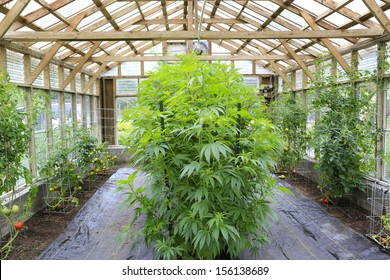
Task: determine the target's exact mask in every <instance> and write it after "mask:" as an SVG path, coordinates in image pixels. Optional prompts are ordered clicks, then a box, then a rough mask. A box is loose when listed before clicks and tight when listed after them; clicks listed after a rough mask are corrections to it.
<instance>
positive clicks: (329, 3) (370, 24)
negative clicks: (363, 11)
mask: <svg viewBox="0 0 390 280" xmlns="http://www.w3.org/2000/svg"><path fill="white" fill-rule="evenodd" d="M315 1H316V2H318V3H320V4H322V5H324V6H326V7H328V8H330V9H333V10H335V9H338V7H339V6H340V5H341V4H342V3H337V2H335V1H333V0H315ZM338 11H340V13H341V14H342V15H343V16H346V17H347V18H349V19H351V20H352V21H353V22H354V23H355V24H354V25H356V24H361V25H363V26H365V27H367V28H380V25H379V24H377V23H376V22H374V21H372V20H361V15H360V14H359V13H357V12H356V11H352V10H351V9H349V8H347V7H340V8H339V9H338Z"/></svg>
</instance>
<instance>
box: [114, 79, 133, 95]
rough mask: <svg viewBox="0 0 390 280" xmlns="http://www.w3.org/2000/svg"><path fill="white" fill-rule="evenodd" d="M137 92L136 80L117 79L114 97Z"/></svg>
mask: <svg viewBox="0 0 390 280" xmlns="http://www.w3.org/2000/svg"><path fill="white" fill-rule="evenodd" d="M137 92H138V79H117V80H116V95H128V94H136V93H137Z"/></svg>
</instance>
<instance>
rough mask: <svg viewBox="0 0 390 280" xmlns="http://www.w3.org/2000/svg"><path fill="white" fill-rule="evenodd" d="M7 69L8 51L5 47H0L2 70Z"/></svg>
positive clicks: (0, 65) (0, 66)
mask: <svg viewBox="0 0 390 280" xmlns="http://www.w3.org/2000/svg"><path fill="white" fill-rule="evenodd" d="M1 68H5V69H7V51H6V49H5V47H4V46H2V45H0V69H1Z"/></svg>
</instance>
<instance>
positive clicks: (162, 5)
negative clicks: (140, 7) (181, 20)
mask: <svg viewBox="0 0 390 280" xmlns="http://www.w3.org/2000/svg"><path fill="white" fill-rule="evenodd" d="M161 7H162V13H163V16H164V21H165V29H166V30H167V31H169V24H168V13H167V2H166V1H165V0H161Z"/></svg>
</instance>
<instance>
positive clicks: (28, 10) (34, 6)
mask: <svg viewBox="0 0 390 280" xmlns="http://www.w3.org/2000/svg"><path fill="white" fill-rule="evenodd" d="M13 2H15V3H16V2H17V1H13ZM40 8H42V6H41V5H39V4H38V3H37V2H35V1H30V3H28V5H27V7H26V8H24V10H23V12H22V13H21V14H20V15H21V16H25V15H28V14H29V13H32V12H34V11H36V10H38V9H40Z"/></svg>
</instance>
